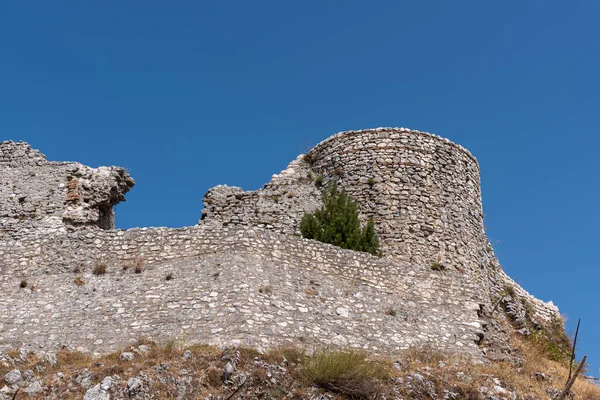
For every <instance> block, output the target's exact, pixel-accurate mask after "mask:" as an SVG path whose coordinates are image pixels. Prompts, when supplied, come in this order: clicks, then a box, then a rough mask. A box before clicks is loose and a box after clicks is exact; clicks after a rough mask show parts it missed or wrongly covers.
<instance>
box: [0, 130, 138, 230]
mask: <svg viewBox="0 0 600 400" xmlns="http://www.w3.org/2000/svg"><path fill="white" fill-rule="evenodd" d="M0 176H2V181H1V184H0V230H12V231H19V230H22V229H27V228H32V227H35V228H52V227H54V228H65V229H78V228H82V227H84V228H85V227H92V226H94V227H99V228H102V229H114V214H113V206H114V205H116V204H118V203H119V202H121V201H124V200H125V193H127V192H128V191H129V189H131V187H132V186H133V185H134V181H133V179H132V178H131V177H130V176H129V175H128V174H127V173H126V172H125V170H124V169H123V168H118V167H100V168H90V167H87V166H84V165H82V164H79V163H73V162H49V161H47V160H46V157H45V156H44V155H43V154H42V153H40V152H39V151H37V150H33V149H31V147H30V146H29V144H27V143H24V142H0Z"/></svg>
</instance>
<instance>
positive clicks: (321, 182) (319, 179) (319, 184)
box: [315, 174, 323, 187]
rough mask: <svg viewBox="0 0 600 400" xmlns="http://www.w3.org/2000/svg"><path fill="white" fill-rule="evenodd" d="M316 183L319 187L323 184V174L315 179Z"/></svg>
mask: <svg viewBox="0 0 600 400" xmlns="http://www.w3.org/2000/svg"><path fill="white" fill-rule="evenodd" d="M315 185H317V187H321V186H323V174H319V175H317V178H316V179H315Z"/></svg>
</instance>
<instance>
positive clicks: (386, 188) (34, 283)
mask: <svg viewBox="0 0 600 400" xmlns="http://www.w3.org/2000/svg"><path fill="white" fill-rule="evenodd" d="M309 159H310V161H311V162H310V163H308V162H307V161H308V160H307V159H306V157H303V156H300V157H298V159H296V160H294V161H293V162H292V163H291V164H290V165H289V166H288V168H286V170H284V171H283V172H282V173H280V174H278V175H275V176H273V179H272V180H271V182H269V184H267V185H265V187H264V188H263V189H260V190H258V191H254V192H244V191H242V190H241V189H239V188H230V187H226V186H219V187H216V188H213V189H211V190H210V191H209V193H207V195H206V197H205V200H204V202H205V209H204V211H203V218H202V220H201V224H200V225H199V226H196V227H189V228H181V229H167V228H142V229H130V230H126V231H116V230H112V229H109V230H101V229H98V228H99V227H102V228H110V227H111V226H112V220H111V218H110V216H111V214H107V213H106V212H105V211H103V210H105V209H106V208H110V210H112V208H111V207H112V205H114V204H116V203H117V202H118V201H121V200H123V196H124V193H125V192H126V191H127V190H129V188H130V187H131V186H132V185H133V180H132V179H131V177H129V175H127V174H126V173H125V171H124V170H122V169H120V168H117V167H108V168H107V167H102V168H97V169H93V168H89V167H85V166H83V165H81V164H77V163H55V162H48V161H47V160H46V159H45V157H44V156H43V155H42V154H41V153H39V152H37V151H34V150H31V148H30V147H29V145H27V144H24V143H13V142H3V143H0V176H1V177H2V182H1V183H2V185H1V186H0V224H1V225H0V228H2V229H0V347H2V346H4V347H6V346H15V345H19V344H21V343H27V344H33V345H36V346H42V347H43V348H46V349H48V348H52V349H55V348H57V347H60V346H61V345H68V346H71V347H82V348H84V349H87V350H92V351H110V350H113V349H115V348H117V347H119V346H122V345H125V344H126V343H127V342H128V341H130V340H134V339H136V338H139V337H141V336H145V337H151V338H154V339H157V340H169V339H173V338H176V339H180V340H182V341H185V342H203V343H207V342H208V343H212V344H244V345H257V346H263V347H270V346H274V345H277V344H281V343H286V342H294V343H296V344H297V343H298V341H300V342H303V343H306V344H307V345H308V346H322V345H340V346H354V347H364V348H367V349H370V350H373V351H375V352H390V351H394V350H396V349H400V348H406V347H408V346H433V347H435V348H437V349H440V350H449V351H459V352H463V353H466V354H470V355H472V356H473V357H475V358H478V357H479V356H481V354H485V355H486V356H488V357H490V354H491V352H493V351H500V352H503V351H510V349H509V348H508V349H507V348H506V347H508V346H507V343H508V339H507V336H506V333H505V332H503V330H502V327H501V326H500V325H499V324H498V322H497V321H496V320H495V318H497V317H499V314H500V313H496V315H495V316H494V315H493V313H492V312H491V310H492V308H493V304H494V303H496V302H497V301H498V300H502V307H503V308H505V309H507V310H508V312H509V314H510V316H511V318H514V319H515V320H517V321H519V320H523V319H531V320H533V321H535V322H536V323H539V324H542V325H543V324H545V323H548V322H550V321H551V320H552V319H554V318H556V317H557V316H558V315H559V314H558V309H557V308H556V307H555V306H554V305H552V304H551V303H544V302H542V301H540V300H537V299H535V298H534V297H533V296H531V295H529V294H528V293H527V292H526V291H525V290H523V289H522V288H520V287H519V286H518V285H517V284H516V283H514V282H513V281H512V280H511V279H510V278H509V277H507V276H506V274H504V272H503V271H502V269H501V267H500V266H499V264H498V262H497V260H496V259H495V257H494V254H493V251H492V249H491V247H490V246H489V243H487V239H486V238H485V234H484V233H483V226H482V218H481V198H480V193H479V170H478V166H477V162H476V161H475V159H474V158H472V157H471V156H470V154H469V153H468V152H467V151H466V150H464V149H462V148H460V147H459V146H457V145H455V144H453V143H451V142H448V141H446V140H445V139H441V138H439V137H436V136H433V135H429V134H424V133H420V132H416V131H409V130H406V129H391V128H385V129H377V130H367V131H351V132H344V133H340V134H338V135H336V136H334V137H332V138H330V139H328V140H326V141H324V142H323V143H321V144H319V145H317V146H316V147H315V149H313V151H311V153H310V157H309ZM318 174H323V177H324V181H325V182H327V181H328V180H333V179H334V180H336V181H338V182H339V184H340V185H342V186H343V187H344V188H346V190H347V191H348V192H349V193H351V194H352V195H353V196H354V197H355V198H357V199H358V200H359V202H360V203H361V204H362V205H363V208H362V210H361V212H362V218H363V220H366V219H367V218H369V217H373V218H374V219H375V221H376V224H377V231H378V234H379V235H380V237H381V238H382V242H383V244H384V246H385V247H384V248H385V250H386V252H387V253H388V255H387V256H386V257H384V258H376V257H372V256H370V255H368V254H364V253H359V252H353V251H349V250H342V249H339V248H336V247H334V246H331V245H327V244H322V243H317V242H314V241H310V240H305V239H302V238H300V237H298V235H297V233H298V232H297V230H298V223H299V220H300V218H301V217H302V215H304V213H306V212H309V211H313V210H314V209H316V208H317V207H318V206H319V205H320V201H321V200H320V197H321V194H320V193H321V192H320V189H319V188H318V187H317V185H315V179H316V178H317V175H318ZM103 213H104V214H103ZM435 261H440V262H441V263H442V264H444V265H445V266H446V269H445V270H443V271H433V270H432V269H431V264H432V263H433V262H435ZM101 265H105V266H106V268H107V271H108V272H107V273H106V274H104V275H94V274H93V273H92V271H93V269H94V268H95V267H98V266H101ZM136 266H138V267H142V269H143V271H141V273H136V272H135V267H136ZM168 276H170V277H171V278H172V279H168V278H167V277H168ZM22 283H24V285H22ZM21 286H25V287H21ZM507 287H511V288H512V290H511V293H513V294H512V295H511V296H510V298H506V299H504V297H503V296H504V295H503V293H505V292H506V288H507ZM503 346H504V347H503Z"/></svg>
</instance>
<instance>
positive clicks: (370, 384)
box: [302, 350, 386, 399]
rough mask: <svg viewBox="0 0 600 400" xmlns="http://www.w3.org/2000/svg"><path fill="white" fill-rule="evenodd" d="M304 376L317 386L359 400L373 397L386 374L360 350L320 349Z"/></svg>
mask: <svg viewBox="0 0 600 400" xmlns="http://www.w3.org/2000/svg"><path fill="white" fill-rule="evenodd" d="M302 372H303V375H304V376H305V378H306V379H308V380H309V381H310V382H311V383H313V384H314V385H317V386H319V387H321V388H323V389H326V390H330V391H332V392H334V393H338V394H341V395H345V396H348V397H350V398H356V399H371V398H373V396H374V395H376V394H377V392H378V386H379V381H380V380H382V379H385V377H386V373H385V371H384V369H383V368H382V366H381V364H376V363H371V362H369V361H367V360H366V356H365V354H364V353H363V352H360V351H356V350H334V351H320V352H318V353H316V354H315V355H314V356H313V357H311V358H307V359H306V360H305V361H304V369H303V370H302Z"/></svg>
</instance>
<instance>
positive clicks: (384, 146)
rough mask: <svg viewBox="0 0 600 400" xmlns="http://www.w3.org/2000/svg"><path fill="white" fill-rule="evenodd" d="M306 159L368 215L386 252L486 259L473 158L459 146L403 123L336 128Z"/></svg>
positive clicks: (446, 260) (457, 261) (452, 264)
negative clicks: (356, 202) (390, 126)
mask: <svg viewBox="0 0 600 400" xmlns="http://www.w3.org/2000/svg"><path fill="white" fill-rule="evenodd" d="M307 159H308V160H309V161H310V162H311V164H312V168H313V169H314V170H316V171H319V172H321V173H322V174H323V176H324V178H325V179H326V180H327V179H336V180H337V181H338V182H339V183H340V185H341V186H342V187H344V189H345V190H346V191H347V192H348V193H349V194H351V195H352V197H354V198H355V199H356V200H357V201H358V203H359V204H360V205H361V207H362V208H361V214H362V217H363V218H364V219H368V218H373V220H374V222H375V226H376V230H377V232H378V234H379V238H380V240H381V243H382V245H383V249H384V252H385V254H386V255H388V256H391V257H393V258H397V259H399V260H404V261H410V262H413V263H418V264H422V265H433V264H438V265H439V266H441V267H448V268H456V269H459V270H461V269H465V268H467V269H471V268H475V267H476V266H480V265H481V264H483V263H484V262H485V261H489V257H488V255H487V253H488V247H489V242H488V240H487V238H486V236H485V233H484V227H483V212H482V206H481V191H480V184H479V164H478V163H477V160H476V159H475V157H473V156H472V155H471V153H469V151H467V150H466V149H464V148H463V147H461V146H459V145H457V144H455V143H453V142H451V141H449V140H447V139H444V138H441V137H439V136H436V135H432V134H429V133H425V132H419V131H414V130H410V129H406V128H377V129H366V130H358V131H347V132H340V133H338V134H336V135H333V136H331V137H329V138H328V139H326V140H324V141H323V142H321V143H319V144H318V145H317V146H315V147H314V148H313V149H312V150H311V151H310V152H309V156H308V157H307Z"/></svg>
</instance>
